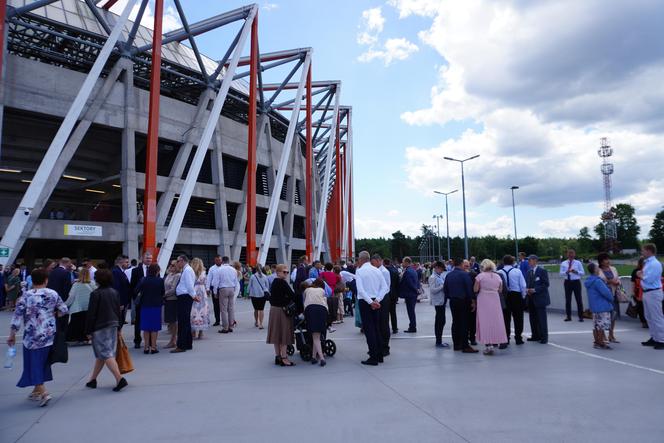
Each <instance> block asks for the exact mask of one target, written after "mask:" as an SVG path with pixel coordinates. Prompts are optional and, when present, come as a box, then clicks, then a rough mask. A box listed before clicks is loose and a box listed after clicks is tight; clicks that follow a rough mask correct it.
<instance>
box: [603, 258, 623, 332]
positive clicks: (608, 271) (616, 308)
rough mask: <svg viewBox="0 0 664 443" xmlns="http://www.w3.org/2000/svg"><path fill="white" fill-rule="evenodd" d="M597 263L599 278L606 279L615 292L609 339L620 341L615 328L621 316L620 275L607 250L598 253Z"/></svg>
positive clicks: (613, 292) (612, 291)
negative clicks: (619, 301)
mask: <svg viewBox="0 0 664 443" xmlns="http://www.w3.org/2000/svg"><path fill="white" fill-rule="evenodd" d="M597 264H598V265H599V269H600V272H599V278H601V279H602V280H604V283H606V284H607V286H608V287H609V289H610V290H611V294H613V311H612V313H611V327H610V328H609V341H610V342H611V343H620V342H619V341H618V339H616V335H615V333H614V330H615V328H616V320H617V319H619V318H620V304H619V303H618V296H617V293H618V288H619V287H620V276H619V275H618V270H617V269H616V268H615V267H614V266H612V265H611V258H610V256H609V254H607V253H606V252H602V253H600V254H599V255H597Z"/></svg>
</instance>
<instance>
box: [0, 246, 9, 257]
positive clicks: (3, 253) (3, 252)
mask: <svg viewBox="0 0 664 443" xmlns="http://www.w3.org/2000/svg"><path fill="white" fill-rule="evenodd" d="M0 257H9V248H0Z"/></svg>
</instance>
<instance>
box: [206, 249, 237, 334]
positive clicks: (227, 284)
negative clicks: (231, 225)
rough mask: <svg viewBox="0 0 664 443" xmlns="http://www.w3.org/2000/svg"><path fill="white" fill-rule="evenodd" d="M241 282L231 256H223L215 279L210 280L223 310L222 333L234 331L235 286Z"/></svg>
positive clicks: (220, 331)
mask: <svg viewBox="0 0 664 443" xmlns="http://www.w3.org/2000/svg"><path fill="white" fill-rule="evenodd" d="M239 284H240V280H239V279H238V276H237V271H236V270H235V268H234V267H232V266H231V265H230V258H228V257H225V256H224V257H222V258H221V267H220V269H219V272H218V273H216V274H215V279H214V280H212V281H211V282H210V285H211V286H214V288H215V290H216V291H217V293H218V294H219V305H220V310H221V329H220V330H219V333H220V334H227V333H229V332H233V329H232V328H233V324H234V323H235V287H236V286H238V285H239Z"/></svg>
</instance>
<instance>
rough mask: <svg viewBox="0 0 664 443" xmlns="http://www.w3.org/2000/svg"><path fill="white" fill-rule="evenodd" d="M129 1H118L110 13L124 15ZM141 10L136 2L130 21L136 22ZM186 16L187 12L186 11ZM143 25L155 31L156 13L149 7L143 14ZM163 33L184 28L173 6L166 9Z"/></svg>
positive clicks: (167, 6)
mask: <svg viewBox="0 0 664 443" xmlns="http://www.w3.org/2000/svg"><path fill="white" fill-rule="evenodd" d="M127 3H128V0H120V1H118V2H117V3H116V4H115V5H113V6H111V9H110V11H111V12H113V13H115V14H122V11H124V8H125V7H126V6H127ZM139 9H140V2H136V4H135V5H134V6H133V7H132V9H131V13H130V14H129V20H131V21H134V20H136V17H137V16H138V10H139ZM185 14H186V11H185ZM141 25H143V26H145V27H147V28H149V29H153V28H154V11H153V10H152V8H151V7H150V5H148V6H147V7H146V8H145V12H144V13H143V18H142V19H141ZM161 26H162V31H163V32H164V33H166V32H169V31H173V30H175V29H179V28H181V27H182V24H181V23H180V17H179V15H178V12H177V10H176V9H175V7H174V6H172V5H165V8H164V16H163V19H162V24H161Z"/></svg>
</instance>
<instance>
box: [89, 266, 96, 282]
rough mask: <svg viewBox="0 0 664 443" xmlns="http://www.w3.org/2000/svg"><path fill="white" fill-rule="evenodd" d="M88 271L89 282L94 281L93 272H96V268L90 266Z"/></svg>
mask: <svg viewBox="0 0 664 443" xmlns="http://www.w3.org/2000/svg"><path fill="white" fill-rule="evenodd" d="M88 271H90V281H95V272H97V268H95V267H94V266H92V265H90V268H88Z"/></svg>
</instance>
